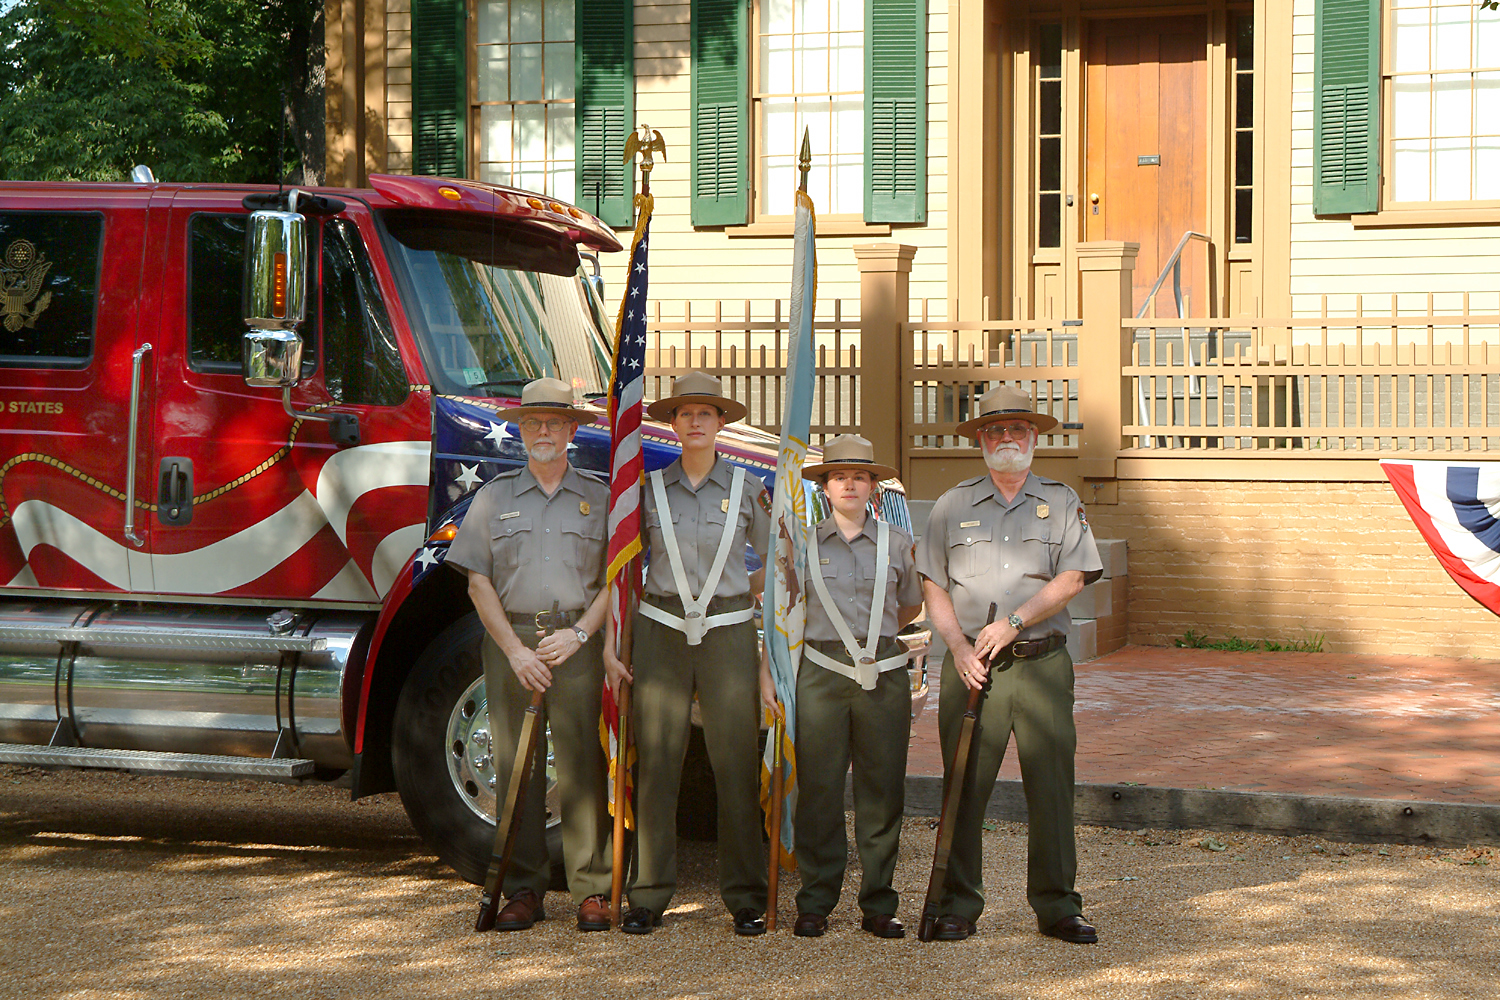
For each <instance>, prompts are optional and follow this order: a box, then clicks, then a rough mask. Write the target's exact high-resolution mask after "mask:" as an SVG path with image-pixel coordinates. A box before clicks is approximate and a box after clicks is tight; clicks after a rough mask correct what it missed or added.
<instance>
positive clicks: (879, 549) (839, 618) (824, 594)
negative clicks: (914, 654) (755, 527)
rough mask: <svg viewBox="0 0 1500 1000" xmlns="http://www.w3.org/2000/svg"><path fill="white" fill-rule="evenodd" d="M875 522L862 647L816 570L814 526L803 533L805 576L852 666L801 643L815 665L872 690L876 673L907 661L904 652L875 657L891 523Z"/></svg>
mask: <svg viewBox="0 0 1500 1000" xmlns="http://www.w3.org/2000/svg"><path fill="white" fill-rule="evenodd" d="M875 525H876V528H875V589H874V590H873V591H872V592H871V594H870V627H869V629H868V630H867V631H866V632H865V644H864V646H863V647H861V646H860V645H859V643H858V642H856V641H855V639H854V631H853V630H852V629H851V628H849V623H848V622H847V621H845V620H844V616H843V614H842V613H841V612H840V611H839V608H838V605H837V604H835V603H834V600H833V597H832V595H830V594H829V593H828V584H827V583H826V582H824V580H823V572H822V570H821V569H819V566H820V565H821V563H819V561H818V529H817V528H816V527H815V528H813V530H812V531H810V532H808V533H807V564H808V576H810V577H812V585H813V590H815V591H817V592H818V600H820V601H822V602H823V610H825V611H827V612H828V620H829V621H831V622H833V627H834V629H836V630H837V631H838V634H839V640H840V641H842V642H843V644H844V649H845V650H847V651H848V653H849V659H851V660H853V661H854V665H853V666H850V665H849V664H847V663H840V662H839V661H838V660H835V659H834V658H833V657H831V656H829V655H827V654H826V653H822V652H819V651H818V649H816V648H815V647H813V646H812V645H804V646H803V652H804V653H805V654H806V655H807V658H808V659H809V660H812V661H813V662H814V663H816V664H817V665H818V666H820V667H827V668H828V669H829V670H832V671H834V672H835V673H839V674H843V675H844V676H845V677H848V678H849V679H850V680H854V681H858V682H859V686H860V687H861V688H863V689H865V690H866V691H873V690H875V679H876V677H877V676H878V675H879V674H881V673H882V672H884V671H886V670H894V669H896V668H897V667H899V666H903V665H905V663H906V660H907V654H906V653H901V654H899V655H897V656H888V657H886V658H885V659H883V660H877V659H875V647H876V646H877V645H879V644H880V624H881V620H882V619H883V618H884V617H885V587H886V571H887V570H888V569H890V566H891V526H890V525H889V524H887V523H886V522H884V521H876V522H875Z"/></svg>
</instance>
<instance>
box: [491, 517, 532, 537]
mask: <svg viewBox="0 0 1500 1000" xmlns="http://www.w3.org/2000/svg"><path fill="white" fill-rule="evenodd" d="M530 530H531V518H529V517H506V518H496V519H495V520H493V521H491V522H490V537H491V538H509V537H510V536H511V535H514V534H517V533H519V532H522V531H530Z"/></svg>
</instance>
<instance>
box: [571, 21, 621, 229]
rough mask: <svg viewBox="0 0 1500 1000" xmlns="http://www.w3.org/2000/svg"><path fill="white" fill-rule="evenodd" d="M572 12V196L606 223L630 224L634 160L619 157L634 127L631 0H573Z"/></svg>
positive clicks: (612, 224)
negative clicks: (574, 188)
mask: <svg viewBox="0 0 1500 1000" xmlns="http://www.w3.org/2000/svg"><path fill="white" fill-rule="evenodd" d="M574 11H575V13H574V19H575V20H574V30H575V34H574V37H575V38H576V39H577V44H576V45H575V47H574V50H573V54H574V59H575V61H576V63H577V79H578V92H577V104H575V105H574V109H575V112H576V114H577V116H578V123H577V131H576V132H575V135H576V137H577V138H576V140H575V141H576V145H575V146H574V154H573V155H574V157H575V161H576V166H577V174H576V176H577V177H578V191H577V194H576V195H575V196H574V199H573V200H574V201H575V202H576V203H577V204H578V205H579V206H580V207H581V208H586V209H588V210H589V211H590V212H593V213H594V214H595V215H597V216H598V217H599V218H601V219H603V220H604V221H605V222H607V223H608V224H609V225H611V226H619V227H626V226H631V225H633V224H634V223H635V215H634V211H633V207H632V205H631V202H632V201H633V200H634V199H633V196H634V194H635V165H634V164H628V163H625V162H623V161H622V160H621V159H620V158H621V157H622V156H624V155H625V139H626V137H627V136H629V135H630V131H631V129H633V128H635V68H634V67H635V56H634V50H635V5H634V3H633V2H632V0H587V2H585V0H577V2H576V4H575V5H574Z"/></svg>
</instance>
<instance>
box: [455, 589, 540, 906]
mask: <svg viewBox="0 0 1500 1000" xmlns="http://www.w3.org/2000/svg"><path fill="white" fill-rule="evenodd" d="M556 630H557V602H556V601H553V602H552V614H551V615H549V616H548V618H547V634H548V635H551V634H552V633H553V632H555V631H556ZM542 694H543V692H541V691H536V692H533V693H532V695H531V704H530V705H527V706H526V714H525V716H524V717H523V718H522V720H521V738H520V739H519V740H517V743H516V763H515V766H514V767H512V768H511V771H510V783H509V786H508V787H507V789H506V792H505V808H504V809H502V810H501V812H500V815H499V816H497V817H496V819H495V850H494V853H493V854H491V855H490V867H489V871H487V872H486V873H485V876H484V895H483V896H482V897H481V898H480V900H479V917H478V918H477V919H476V920H475V921H474V929H475V930H476V931H487V930H491V929H493V928H494V926H495V916H496V914H498V913H499V912H500V897H501V896H502V895H503V892H502V890H503V889H504V886H505V872H506V870H507V869H509V868H510V856H511V852H512V851H514V850H515V847H516V834H518V833H519V832H520V830H521V806H522V805H523V804H524V801H525V798H526V784H527V782H528V780H529V779H530V777H531V767H532V762H533V761H534V760H535V758H536V738H537V736H538V735H540V733H541V731H542V725H541V718H542ZM497 707H499V706H491V711H493V710H494V708H497ZM490 728H491V729H493V728H494V723H493V722H492V723H491V724H490Z"/></svg>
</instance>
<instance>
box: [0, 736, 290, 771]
mask: <svg viewBox="0 0 1500 1000" xmlns="http://www.w3.org/2000/svg"><path fill="white" fill-rule="evenodd" d="M0 763H6V764H30V765H32V766H35V767H98V768H110V769H115V770H129V771H149V772H152V773H155V774H197V775H207V774H212V775H218V776H221V777H236V778H302V777H306V776H307V775H309V774H312V773H313V768H314V767H315V766H316V765H315V762H313V761H310V760H299V759H296V758H292V757H219V756H214V755H213V754H203V753H165V752H162V751H153V750H101V749H99V748H97V747H48V746H41V745H39V744H37V745H32V744H22V743H12V744H0Z"/></svg>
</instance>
